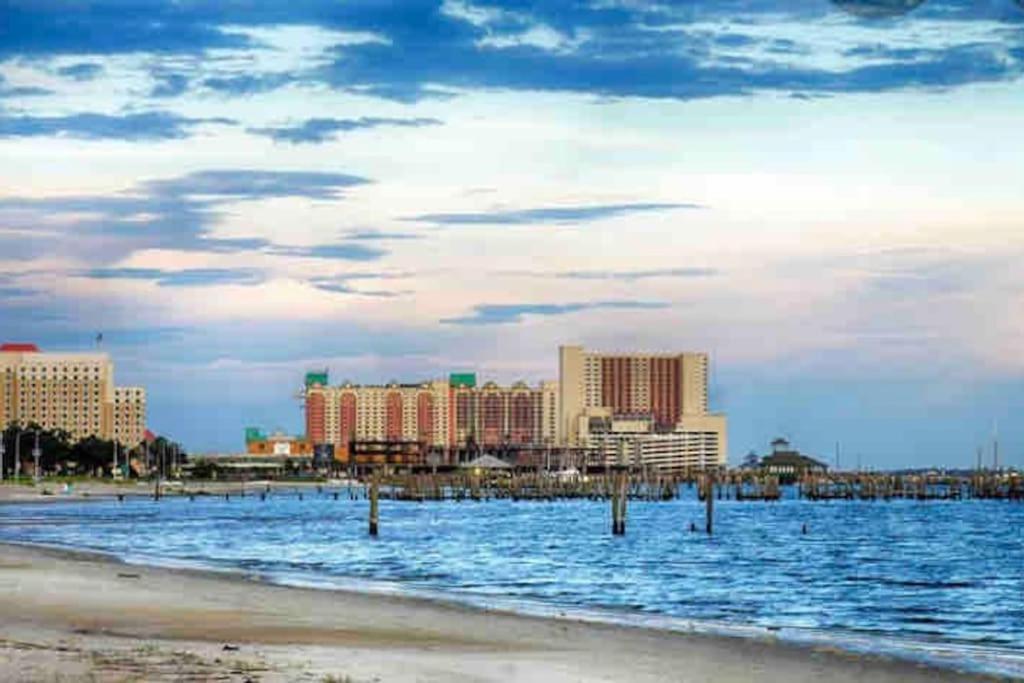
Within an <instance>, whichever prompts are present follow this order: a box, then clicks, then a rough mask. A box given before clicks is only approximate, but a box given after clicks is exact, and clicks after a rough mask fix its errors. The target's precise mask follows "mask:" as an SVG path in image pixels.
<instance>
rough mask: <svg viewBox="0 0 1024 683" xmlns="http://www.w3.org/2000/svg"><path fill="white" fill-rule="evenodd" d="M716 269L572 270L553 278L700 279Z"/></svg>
mask: <svg viewBox="0 0 1024 683" xmlns="http://www.w3.org/2000/svg"><path fill="white" fill-rule="evenodd" d="M720 272H721V271H719V270H718V269H717V268H656V269H650V270H607V271H602V270H573V271H568V272H564V273H556V274H555V277H559V278H566V279H570V280H625V281H628V282H632V281H634V280H647V279H650V278H662V277H665V278H700V277H711V276H712V275H718V274H719V273H720Z"/></svg>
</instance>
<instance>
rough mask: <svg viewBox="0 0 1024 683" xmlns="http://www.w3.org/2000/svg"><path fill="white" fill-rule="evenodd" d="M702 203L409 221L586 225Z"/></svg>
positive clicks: (525, 211)
mask: <svg viewBox="0 0 1024 683" xmlns="http://www.w3.org/2000/svg"><path fill="white" fill-rule="evenodd" d="M702 208H704V207H702V206H700V205H698V204H668V203H660V204H658V203H636V204H595V205H591V206H559V207H544V208H537V209H519V210H512V211H502V210H495V211H483V212H476V213H428V214H422V215H419V216H411V217H409V218H406V219H405V220H409V221H418V222H425V223H436V224H439V225H533V224H537V223H586V222H590V221H598V220H602V219H605V218H615V217H617V216H622V215H626V214H631V213H640V212H646V211H673V210H677V209H702Z"/></svg>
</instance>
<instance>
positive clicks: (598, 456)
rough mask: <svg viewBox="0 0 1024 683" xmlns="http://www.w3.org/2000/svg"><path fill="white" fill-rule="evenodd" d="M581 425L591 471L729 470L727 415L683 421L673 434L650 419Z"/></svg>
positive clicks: (607, 418) (594, 418)
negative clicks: (592, 468) (648, 469)
mask: <svg viewBox="0 0 1024 683" xmlns="http://www.w3.org/2000/svg"><path fill="white" fill-rule="evenodd" d="M581 421H583V422H584V424H582V425H581V427H580V432H579V441H580V445H581V447H582V448H583V450H584V452H586V453H587V463H588V464H589V465H592V466H596V467H617V466H621V467H633V468H641V469H643V468H651V469H658V470H661V471H663V472H673V473H682V472H690V471H694V470H706V469H715V468H722V467H724V466H725V464H726V453H727V452H728V442H727V435H726V421H725V417H724V416H723V415H699V416H691V417H684V418H683V420H682V422H681V423H679V424H678V425H676V426H675V427H674V428H673V429H671V430H662V429H658V428H657V426H656V422H655V421H654V420H653V419H652V418H651V417H650V416H649V415H628V416H620V417H613V416H611V415H610V414H608V413H605V414H604V415H594V414H591V415H590V416H588V417H585V418H582V419H581Z"/></svg>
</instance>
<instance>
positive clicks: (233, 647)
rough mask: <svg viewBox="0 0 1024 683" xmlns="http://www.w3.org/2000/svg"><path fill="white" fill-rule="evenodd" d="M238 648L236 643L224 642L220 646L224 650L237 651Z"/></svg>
mask: <svg viewBox="0 0 1024 683" xmlns="http://www.w3.org/2000/svg"><path fill="white" fill-rule="evenodd" d="M239 649H240V648H239V647H238V646H237V645H231V644H230V643H225V644H224V647H222V648H221V650H223V651H224V652H238V650H239Z"/></svg>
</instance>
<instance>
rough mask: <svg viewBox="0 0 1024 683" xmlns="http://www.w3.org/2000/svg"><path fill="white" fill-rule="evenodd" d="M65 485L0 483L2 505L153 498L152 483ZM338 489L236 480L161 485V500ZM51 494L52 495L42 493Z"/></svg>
mask: <svg viewBox="0 0 1024 683" xmlns="http://www.w3.org/2000/svg"><path fill="white" fill-rule="evenodd" d="M62 485H63V482H45V481H44V482H43V483H41V484H40V486H39V487H38V488H37V487H36V486H34V485H27V484H12V483H10V482H6V481H4V482H0V506H4V505H22V504H32V503H40V504H49V503H84V502H89V501H103V502H109V501H111V500H117V498H118V496H123V497H124V498H126V499H127V498H132V499H138V498H153V495H154V494H153V484H152V482H145V483H144V484H140V483H137V482H135V483H113V482H106V481H100V480H95V481H92V480H87V481H81V482H73V485H72V490H71V492H70V493H63V492H60V491H59V489H60V487H61V486H62ZM332 486H333V488H337V486H334V485H331V484H328V483H326V482H316V481H275V480H259V481H249V482H237V481H216V480H211V481H203V482H201V483H200V484H199V485H198V486H196V485H194V484H193V485H192V486H191V487H190V486H188V485H184V484H178V483H172V484H171V485H167V484H166V483H165V484H164V485H163V486H161V489H160V497H161V498H179V497H187V496H190V495H193V496H223V495H225V494H228V495H231V496H239V495H245V496H253V495H258V493H259V491H260V490H264V489H265V488H267V487H269V488H270V490H271V491H272V492H278V493H281V492H288V491H303V492H305V491H308V490H310V489H313V490H316V489H317V488H318V487H321V488H324V489H327V488H330V487H332ZM43 491H49V493H43Z"/></svg>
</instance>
